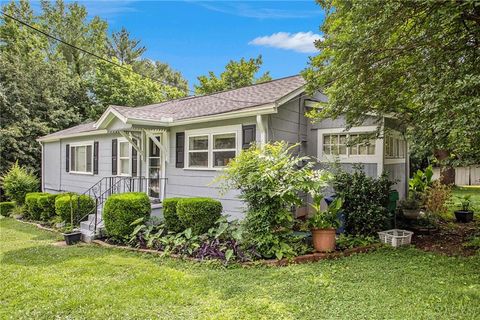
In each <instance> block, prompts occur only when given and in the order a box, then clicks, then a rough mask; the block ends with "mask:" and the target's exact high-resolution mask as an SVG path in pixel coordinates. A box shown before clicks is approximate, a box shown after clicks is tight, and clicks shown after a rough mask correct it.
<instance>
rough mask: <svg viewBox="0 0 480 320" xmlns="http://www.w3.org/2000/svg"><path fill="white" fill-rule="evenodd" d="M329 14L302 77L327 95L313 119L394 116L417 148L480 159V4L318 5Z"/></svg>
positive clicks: (455, 158) (447, 157)
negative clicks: (320, 38)
mask: <svg viewBox="0 0 480 320" xmlns="http://www.w3.org/2000/svg"><path fill="white" fill-rule="evenodd" d="M318 2H319V4H320V5H321V6H322V7H323V8H324V9H325V10H326V11H327V17H326V19H325V22H324V24H323V25H322V27H321V29H322V31H323V32H324V39H323V40H322V41H318V42H317V43H316V46H317V48H318V49H319V50H320V53H319V54H318V55H317V56H315V57H313V58H311V61H310V65H309V67H308V69H307V70H306V71H305V72H304V77H305V78H306V80H307V81H308V89H309V90H310V91H312V92H313V91H314V90H322V91H323V92H324V93H325V94H326V95H327V96H328V98H329V100H328V102H327V103H325V104H324V105H323V106H322V109H321V110H320V111H318V112H316V113H315V114H314V118H317V119H322V118H326V117H334V118H335V117H338V116H340V115H344V116H345V117H346V120H347V122H348V124H349V125H351V126H353V125H357V124H359V123H361V122H362V121H363V120H364V119H365V116H366V115H367V114H370V115H372V114H373V115H376V116H378V117H379V118H381V117H383V116H386V115H393V116H395V117H396V118H398V119H399V120H400V125H402V126H406V127H408V129H409V131H408V132H409V135H410V138H411V140H412V141H413V142H414V144H413V145H414V146H415V148H417V149H418V150H419V151H423V152H428V153H429V154H435V155H436V156H437V159H438V160H441V161H443V163H445V164H450V165H451V164H469V163H474V162H476V163H478V162H479V161H480V148H479V146H480V130H479V128H478V126H479V124H480V112H479V106H480V45H479V44H480V4H479V2H478V1H476V0H464V1H438V0H421V1H400V0H398V1H349V0H320V1H318Z"/></svg>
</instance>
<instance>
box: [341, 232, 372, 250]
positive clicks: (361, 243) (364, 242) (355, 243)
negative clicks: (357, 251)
mask: <svg viewBox="0 0 480 320" xmlns="http://www.w3.org/2000/svg"><path fill="white" fill-rule="evenodd" d="M377 242H378V239H377V238H376V237H370V236H354V235H345V234H341V235H340V236H339V237H338V239H337V247H338V249H340V250H345V249H352V248H358V247H366V246H369V245H371V244H374V243H377Z"/></svg>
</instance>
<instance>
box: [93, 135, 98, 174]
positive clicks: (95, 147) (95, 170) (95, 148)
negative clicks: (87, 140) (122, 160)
mask: <svg viewBox="0 0 480 320" xmlns="http://www.w3.org/2000/svg"><path fill="white" fill-rule="evenodd" d="M93 174H98V141H95V142H94V143H93Z"/></svg>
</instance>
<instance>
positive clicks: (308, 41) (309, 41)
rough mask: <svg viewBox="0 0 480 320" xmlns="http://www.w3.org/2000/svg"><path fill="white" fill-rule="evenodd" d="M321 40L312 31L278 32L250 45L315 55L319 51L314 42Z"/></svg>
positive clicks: (319, 36) (320, 37) (251, 42)
mask: <svg viewBox="0 0 480 320" xmlns="http://www.w3.org/2000/svg"><path fill="white" fill-rule="evenodd" d="M320 39H322V36H321V35H319V34H315V33H313V32H312V31H308V32H298V33H289V32H277V33H274V34H272V35H270V36H263V37H257V38H255V39H253V40H252V41H250V42H249V43H248V44H251V45H256V46H265V47H272V48H280V49H285V50H293V51H297V52H302V53H314V52H316V51H317V49H316V48H315V44H314V42H315V41H316V40H320Z"/></svg>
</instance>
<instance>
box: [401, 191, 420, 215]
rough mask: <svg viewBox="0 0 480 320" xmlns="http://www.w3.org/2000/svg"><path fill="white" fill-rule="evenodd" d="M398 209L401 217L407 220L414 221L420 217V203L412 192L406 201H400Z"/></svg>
mask: <svg viewBox="0 0 480 320" xmlns="http://www.w3.org/2000/svg"><path fill="white" fill-rule="evenodd" d="M400 208H401V209H402V212H403V215H404V216H405V217H406V218H408V219H415V220H416V219H418V217H419V216H420V201H419V200H418V199H417V197H416V196H415V193H413V192H412V193H410V194H409V196H408V197H407V198H406V199H404V200H402V201H400Z"/></svg>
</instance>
